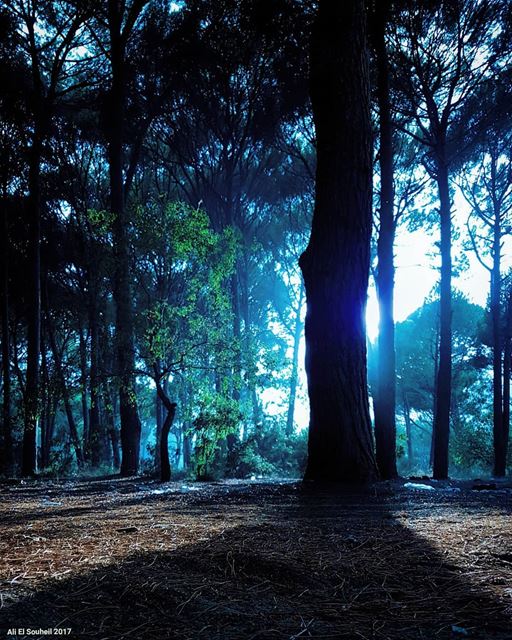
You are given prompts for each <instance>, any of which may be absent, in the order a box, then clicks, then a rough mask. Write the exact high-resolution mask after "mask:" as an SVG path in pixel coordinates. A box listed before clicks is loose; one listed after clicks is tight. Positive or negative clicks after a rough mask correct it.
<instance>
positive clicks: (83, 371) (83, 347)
mask: <svg viewBox="0 0 512 640" xmlns="http://www.w3.org/2000/svg"><path fill="white" fill-rule="evenodd" d="M80 324H81V323H80ZM79 340H80V387H81V393H80V398H81V402H82V423H83V432H82V451H83V454H84V460H88V459H89V402H88V397H87V380H88V376H87V335H86V331H85V330H84V328H83V326H80V328H79Z"/></svg>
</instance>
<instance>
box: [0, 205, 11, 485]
mask: <svg viewBox="0 0 512 640" xmlns="http://www.w3.org/2000/svg"><path fill="white" fill-rule="evenodd" d="M1 242H2V247H1V252H0V253H1V269H2V281H1V293H2V300H1V305H2V310H1V313H2V367H3V368H2V379H3V385H4V388H3V399H2V400H3V404H2V420H3V430H2V450H1V452H0V456H1V457H0V463H1V464H0V473H3V474H5V475H11V474H12V472H13V470H14V451H13V444H12V416H11V367H10V363H11V337H10V329H9V257H8V256H9V253H8V252H9V235H8V225H7V202H6V198H5V196H4V202H3V211H2V239H1Z"/></svg>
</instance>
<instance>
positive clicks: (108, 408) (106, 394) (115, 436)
mask: <svg viewBox="0 0 512 640" xmlns="http://www.w3.org/2000/svg"><path fill="white" fill-rule="evenodd" d="M103 406H104V407H105V423H106V429H107V433H108V437H109V439H110V446H111V448H112V465H113V467H114V469H119V468H120V467H121V458H120V456H119V432H118V429H117V426H116V419H115V412H114V398H113V397H112V393H111V391H110V385H109V383H108V382H104V384H103Z"/></svg>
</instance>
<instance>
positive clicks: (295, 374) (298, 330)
mask: <svg viewBox="0 0 512 640" xmlns="http://www.w3.org/2000/svg"><path fill="white" fill-rule="evenodd" d="M303 301H304V284H303V283H302V282H301V283H300V289H299V301H298V303H297V309H296V313H295V327H294V332H293V354H292V373H291V376H290V395H289V398H288V413H287V415H286V435H287V436H291V435H293V425H294V416H295V402H296V400H297V387H298V384H299V347H300V339H301V336H302V329H303V323H302V320H301V311H302V303H303Z"/></svg>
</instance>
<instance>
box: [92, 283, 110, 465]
mask: <svg viewBox="0 0 512 640" xmlns="http://www.w3.org/2000/svg"><path fill="white" fill-rule="evenodd" d="M95 289H96V288H95V287H94V288H93V290H92V291H91V293H92V295H91V297H90V300H89V328H90V332H91V366H90V381H91V388H90V397H91V411H90V418H89V449H90V453H91V464H92V466H93V467H96V468H97V467H99V466H101V465H102V464H106V463H108V461H109V460H108V459H109V455H108V449H109V447H108V438H107V430H106V427H105V423H104V420H103V419H102V418H103V416H102V411H101V399H102V394H101V381H100V327H99V308H98V304H97V296H96V290H95Z"/></svg>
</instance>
